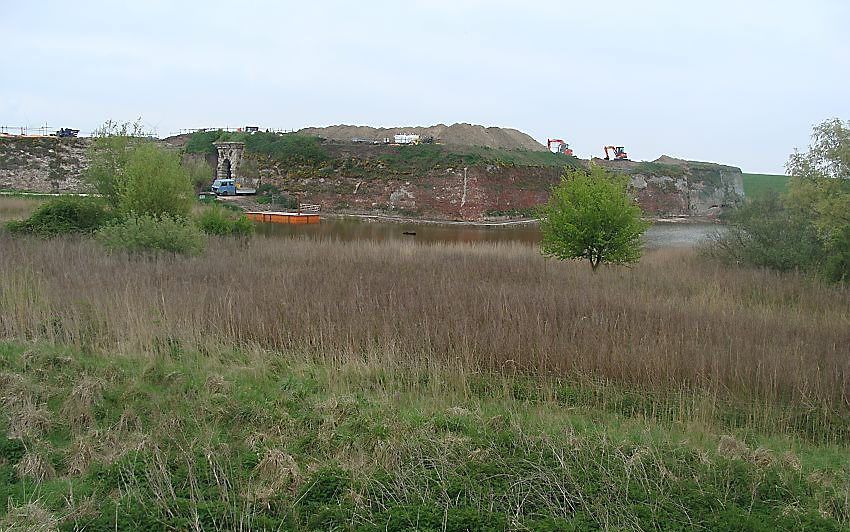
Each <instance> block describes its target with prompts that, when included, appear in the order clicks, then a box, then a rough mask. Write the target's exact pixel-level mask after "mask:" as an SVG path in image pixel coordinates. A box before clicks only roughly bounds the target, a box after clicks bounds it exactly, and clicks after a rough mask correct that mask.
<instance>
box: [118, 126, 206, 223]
mask: <svg viewBox="0 0 850 532" xmlns="http://www.w3.org/2000/svg"><path fill="white" fill-rule="evenodd" d="M193 195H194V194H193V192H192V185H191V184H190V182H189V176H188V175H187V174H186V170H185V169H184V168H183V167H182V166H181V164H180V158H179V157H178V155H177V154H176V153H174V152H172V151H169V150H166V149H164V148H161V147H159V146H157V145H156V144H152V143H145V144H141V145H139V146H137V147H136V148H134V149H133V151H132V153H131V154H130V156H129V157H128V159H127V164H126V165H125V167H124V169H123V176H122V179H121V180H120V183H119V201H118V207H119V209H120V211H121V212H122V213H125V214H126V213H131V212H133V213H144V214H151V215H153V216H160V215H164V214H167V215H170V216H172V217H185V216H187V215H188V214H189V210H190V209H191V206H192V197H193Z"/></svg>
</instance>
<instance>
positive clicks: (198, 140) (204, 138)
mask: <svg viewBox="0 0 850 532" xmlns="http://www.w3.org/2000/svg"><path fill="white" fill-rule="evenodd" d="M223 133H224V132H223V131H221V130H220V129H217V130H214V131H196V132H194V133H192V136H191V137H189V141H188V142H186V146H185V147H184V149H185V150H186V153H209V154H212V155H215V153H216V150H215V146H213V142H215V141H217V140H218V139H219V138H220V137H221V136H222V134H223Z"/></svg>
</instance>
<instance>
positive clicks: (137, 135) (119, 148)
mask: <svg viewBox="0 0 850 532" xmlns="http://www.w3.org/2000/svg"><path fill="white" fill-rule="evenodd" d="M92 137H94V138H93V139H92V142H91V145H90V146H89V150H88V159H89V164H88V166H87V167H86V170H85V172H84V173H83V179H85V181H86V182H88V183H89V184H90V185H91V186H92V187H93V188H94V189H95V190H96V191H97V192H98V193H99V194H100V195H101V196H103V197H104V198H105V199H106V201H107V203H109V205H111V206H112V207H114V208H117V207H118V204H119V203H120V197H119V190H120V188H121V186H122V185H121V184H120V182H121V181H122V180H123V178H124V167H125V166H126V165H127V159H128V158H129V157H130V154H131V153H132V151H133V149H134V148H135V147H136V146H138V145H139V144H140V143H142V142H146V139H145V138H144V135H143V133H142V126H141V120H137V121H136V122H133V123H131V122H124V123H118V122H113V121H112V120H108V121H107V122H106V123H105V124H103V125H102V126H100V127H99V128H98V129H97V130H96V131H95V132H94V134H93V135H92Z"/></svg>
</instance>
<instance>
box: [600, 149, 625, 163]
mask: <svg viewBox="0 0 850 532" xmlns="http://www.w3.org/2000/svg"><path fill="white" fill-rule="evenodd" d="M608 150H612V151H613V152H614V160H615V161H628V160H629V154H628V153H626V149H625V148H624V147H622V146H605V160H606V161H610V160H611V156H610V155H609V154H608Z"/></svg>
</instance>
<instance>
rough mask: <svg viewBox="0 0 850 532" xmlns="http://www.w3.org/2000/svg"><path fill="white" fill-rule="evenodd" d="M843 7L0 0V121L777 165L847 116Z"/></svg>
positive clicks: (833, 2)
mask: <svg viewBox="0 0 850 532" xmlns="http://www.w3.org/2000/svg"><path fill="white" fill-rule="evenodd" d="M848 21H850V2H847V1H846V0H810V1H800V0H795V1H786V0H776V1H762V0H755V1H746V0H737V1H727V0H716V1H712V2H688V1H682V0H677V1H665V0H656V1H653V0H650V1H643V2H636V1H634V0H630V1H627V0H622V1H621V0H611V1H608V2H605V3H598V2H571V1H549V2H542V1H541V2H538V1H502V0H488V1H483V0H481V1H479V0H455V1H450V0H430V1H418V0H406V1H395V2H390V1H366V0H363V1H360V2H351V1H345V2H343V1H335V0H324V1H321V2H304V1H299V2H290V1H260V0H243V1H241V2H233V1H230V2H219V1H216V0H207V1H182V2H178V1H158V0H145V1H136V2H132V3H131V2H124V1H118V0H111V1H88V0H75V1H74V2H68V1H67V0H60V1H52V0H44V1H39V2H34V1H33V2H24V1H21V0H0V39H2V40H0V50H2V52H0V76H1V77H0V126H29V127H36V126H40V125H43V124H45V123H47V124H49V125H50V126H52V127H55V128H59V127H71V128H76V129H81V130H82V131H83V132H84V133H85V132H90V131H92V130H93V129H95V128H96V127H97V126H98V125H100V124H102V123H103V122H105V121H106V120H110V119H111V120H118V121H131V120H134V119H136V118H139V117H141V119H142V122H143V124H144V125H145V126H146V127H147V128H149V129H150V130H151V131H153V132H154V133H156V134H157V135H158V136H161V137H164V136H167V135H169V134H172V133H176V132H177V131H179V130H180V129H187V128H201V127H240V126H244V125H258V126H260V127H262V128H274V129H286V130H289V129H299V128H302V127H307V126H326V125H333V124H357V125H371V126H377V127H393V126H404V125H409V126H414V125H423V126H425V125H433V124H438V123H444V124H452V123H455V122H467V123H473V124H482V125H485V126H502V127H513V128H516V129H519V130H521V131H524V132H526V133H528V134H530V135H531V136H533V137H534V138H535V139H537V140H538V141H541V142H542V143H545V142H546V139H547V138H561V139H564V140H566V141H567V142H569V143H570V145H571V147H572V148H573V149H574V150H575V152H576V155H579V156H580V157H584V158H587V157H590V156H600V155H602V146H604V145H606V144H615V145H623V146H625V147H626V149H627V151H628V152H629V154H630V156H631V158H632V159H633V160H653V159H656V158H657V157H659V156H661V155H662V154H666V155H671V156H674V157H681V158H685V159H691V160H704V161H713V162H721V163H726V164H731V165H734V166H739V167H741V168H742V169H743V170H744V171H745V172H761V173H784V166H785V162H786V161H787V159H788V156H789V154H791V153H792V152H793V151H794V149H796V148H799V149H805V148H806V147H807V146H808V144H809V136H810V133H811V129H812V126H814V125H815V124H817V123H819V122H822V121H823V120H826V119H829V118H835V117H837V118H841V119H843V120H848V119H850V90H848V85H850V83H848V82H850V32H849V31H848V29H850V28H848Z"/></svg>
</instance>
